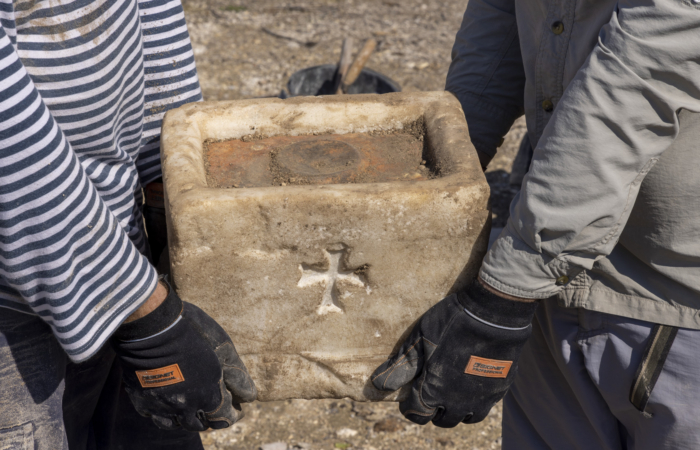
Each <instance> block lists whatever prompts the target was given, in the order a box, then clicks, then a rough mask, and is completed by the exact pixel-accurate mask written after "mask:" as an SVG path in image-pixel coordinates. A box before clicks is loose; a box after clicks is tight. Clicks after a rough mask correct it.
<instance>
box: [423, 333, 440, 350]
mask: <svg viewBox="0 0 700 450" xmlns="http://www.w3.org/2000/svg"><path fill="white" fill-rule="evenodd" d="M422 338H423V340H424V341H425V342H427V343H428V344H430V345H432V346H433V347H437V344H434V343H432V342H430V340H428V338H426V337H425V336H423V337H422Z"/></svg>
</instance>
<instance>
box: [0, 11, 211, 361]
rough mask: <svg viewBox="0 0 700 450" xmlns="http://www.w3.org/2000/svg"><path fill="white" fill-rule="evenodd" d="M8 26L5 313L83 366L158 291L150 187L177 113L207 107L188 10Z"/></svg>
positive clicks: (0, 297) (1, 109) (1, 283)
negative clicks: (148, 230)
mask: <svg viewBox="0 0 700 450" xmlns="http://www.w3.org/2000/svg"><path fill="white" fill-rule="evenodd" d="M0 25H1V26H0V307H6V308H11V309H15V310H18V311H23V312H27V313H33V314H37V315H39V316H40V317H41V318H42V319H43V320H45V321H46V322H47V323H48V324H49V325H50V326H51V327H52V329H53V332H54V334H55V335H56V338H57V339H58V341H59V342H60V344H61V345H62V346H63V348H64V349H65V351H66V353H67V354H68V355H69V357H70V358H71V359H72V360H74V361H83V360H85V359H87V358H89V357H90V356H91V355H93V354H94V353H95V352H96V351H97V350H98V349H99V348H100V347H101V346H102V344H103V343H104V342H105V341H106V339H107V338H108V337H109V336H110V335H111V334H112V333H113V332H114V330H115V329H116V328H117V327H118V326H119V325H120V324H121V323H122V322H123V321H124V320H125V319H126V318H127V317H128V316H129V315H130V314H131V313H132V312H134V310H136V309H137V308H138V307H139V306H140V305H141V304H142V303H143V301H145V300H146V299H147V298H148V297H149V296H150V294H151V293H152V292H153V290H154V289H155V286H156V283H157V275H156V271H155V269H154V268H153V267H152V266H151V265H150V264H149V263H148V261H147V260H146V258H145V257H144V256H143V255H142V254H141V252H144V251H145V249H146V242H145V234H144V230H143V220H142V216H141V211H140V205H141V186H144V185H146V184H147V183H149V182H151V181H153V180H155V179H157V178H158V177H160V157H159V151H160V148H159V139H160V126H161V120H162V118H163V115H164V114H165V112H166V111H167V110H169V109H172V108H175V107H177V106H180V105H182V104H185V103H188V102H193V101H198V100H201V90H200V87H199V81H198V79H197V73H196V70H195V65H194V57H193V53H192V48H191V44H190V40H189V35H188V33H187V27H186V25H185V18H184V14H183V10H182V5H181V3H180V0H153V1H147V0H14V1H13V0H0ZM0 314H1V312H0Z"/></svg>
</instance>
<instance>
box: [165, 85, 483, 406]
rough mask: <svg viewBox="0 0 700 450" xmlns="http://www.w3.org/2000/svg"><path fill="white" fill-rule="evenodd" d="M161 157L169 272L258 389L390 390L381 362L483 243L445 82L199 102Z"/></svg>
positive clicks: (478, 184) (465, 272)
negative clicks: (376, 379)
mask: <svg viewBox="0 0 700 450" xmlns="http://www.w3.org/2000/svg"><path fill="white" fill-rule="evenodd" d="M162 162H163V174H164V185H165V198H166V202H165V203H166V210H167V220H168V239H169V254H170V262H171V274H172V281H173V284H174V286H175V288H176V290H177V292H178V293H179V294H180V295H181V296H182V298H183V299H184V300H186V301H189V302H192V303H195V304H197V305H198V306H200V307H201V308H202V309H204V310H205V311H206V312H207V313H209V314H210V315H212V316H213V317H214V318H215V319H216V320H217V321H218V322H219V323H220V324H221V325H222V326H223V327H224V328H225V329H226V331H227V332H228V333H229V334H230V335H231V337H232V339H233V341H234V343H235V344H236V347H237V349H238V351H239V353H240V354H241V357H242V358H243V360H244V362H245V363H246V365H247V366H248V368H249V370H250V372H251V375H252V376H253V378H254V380H255V382H256V384H257V386H258V390H259V396H258V399H259V400H263V401H265V400H279V399H287V398H342V397H350V398H353V399H356V400H389V399H395V398H396V397H397V395H401V394H388V395H387V394H386V393H382V392H379V391H376V390H375V389H374V388H373V387H372V386H371V383H369V381H368V380H369V375H370V374H371V372H372V370H373V369H374V368H375V367H376V366H378V365H379V364H381V362H382V361H383V360H384V359H385V358H386V357H387V356H388V355H389V354H390V353H391V352H392V351H395V349H396V347H397V345H399V344H400V342H401V339H402V337H403V336H405V335H406V333H407V332H408V331H410V328H411V326H412V324H413V323H414V322H415V321H416V320H417V319H418V318H419V317H420V316H421V314H423V313H424V312H425V311H426V310H427V309H428V308H430V306H432V305H433V304H434V303H435V302H437V301H439V300H440V299H441V298H443V297H444V296H445V295H446V294H447V293H448V292H450V291H451V290H453V289H455V288H457V287H458V286H460V285H461V284H463V283H465V282H467V281H468V280H470V279H471V278H473V277H474V275H475V274H476V271H477V270H478V267H479V265H480V262H481V259H482V257H483V255H484V253H485V251H486V245H487V239H488V227H489V220H490V219H489V217H490V214H489V210H488V196H489V190H488V185H487V184H486V180H485V177H484V175H483V173H482V171H481V168H480V165H479V161H478V157H477V155H476V153H475V150H474V148H473V146H472V145H471V142H470V140H469V134H468V129H467V124H466V122H465V120H464V115H463V113H462V110H461V107H460V105H459V102H458V101H457V100H456V99H455V98H454V97H453V96H452V95H451V94H449V93H445V92H430V93H398V94H386V95H381V96H379V95H356V96H329V97H323V98H320V97H297V98H292V99H287V100H278V99H256V100H243V101H231V102H212V103H199V104H190V105H186V106H183V107H181V108H178V109H176V110H173V111H171V112H169V113H168V114H167V115H166V118H165V121H164V125H163V134H162Z"/></svg>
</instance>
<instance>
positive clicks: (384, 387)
mask: <svg viewBox="0 0 700 450" xmlns="http://www.w3.org/2000/svg"><path fill="white" fill-rule="evenodd" d="M435 347H436V345H435V344H433V343H432V342H430V341H429V340H427V339H426V338H425V337H423V336H422V335H421V333H420V329H419V326H418V325H416V327H415V328H414V330H413V332H412V333H411V334H410V336H409V337H408V339H406V341H405V342H404V343H403V345H402V346H401V348H400V349H399V351H398V353H396V354H395V355H393V356H390V357H389V359H387V360H386V361H385V362H384V364H382V365H381V366H379V367H378V368H377V369H376V370H375V371H374V373H373V374H372V376H371V377H370V380H372V384H373V385H374V387H376V388H377V389H379V390H380V391H395V390H397V389H399V388H400V387H401V386H403V385H405V384H408V383H409V382H410V381H411V380H413V379H414V378H415V377H416V376H417V375H418V374H419V373H420V372H421V371H422V370H423V362H424V360H425V356H426V351H427V353H429V354H432V352H433V350H434V349H435Z"/></svg>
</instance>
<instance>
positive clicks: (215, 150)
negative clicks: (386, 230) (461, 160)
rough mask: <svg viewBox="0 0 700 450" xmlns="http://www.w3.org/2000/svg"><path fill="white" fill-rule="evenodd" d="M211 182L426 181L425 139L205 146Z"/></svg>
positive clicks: (353, 137) (342, 138)
mask: <svg viewBox="0 0 700 450" xmlns="http://www.w3.org/2000/svg"><path fill="white" fill-rule="evenodd" d="M205 159H206V161H207V170H208V177H209V184H210V185H212V186H216V187H240V188H244V187H261V186H284V185H290V184H291V185H293V184H336V183H376V182H386V181H411V180H427V179H429V178H431V177H432V175H431V172H430V170H429V169H428V168H427V167H426V166H425V161H423V139H422V138H421V137H420V136H414V135H412V134H385V135H368V134H359V133H354V134H333V135H323V136H276V137H270V138H265V139H257V140H248V141H242V140H238V139H236V140H230V141H223V142H209V143H207V145H206V146H205Z"/></svg>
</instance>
